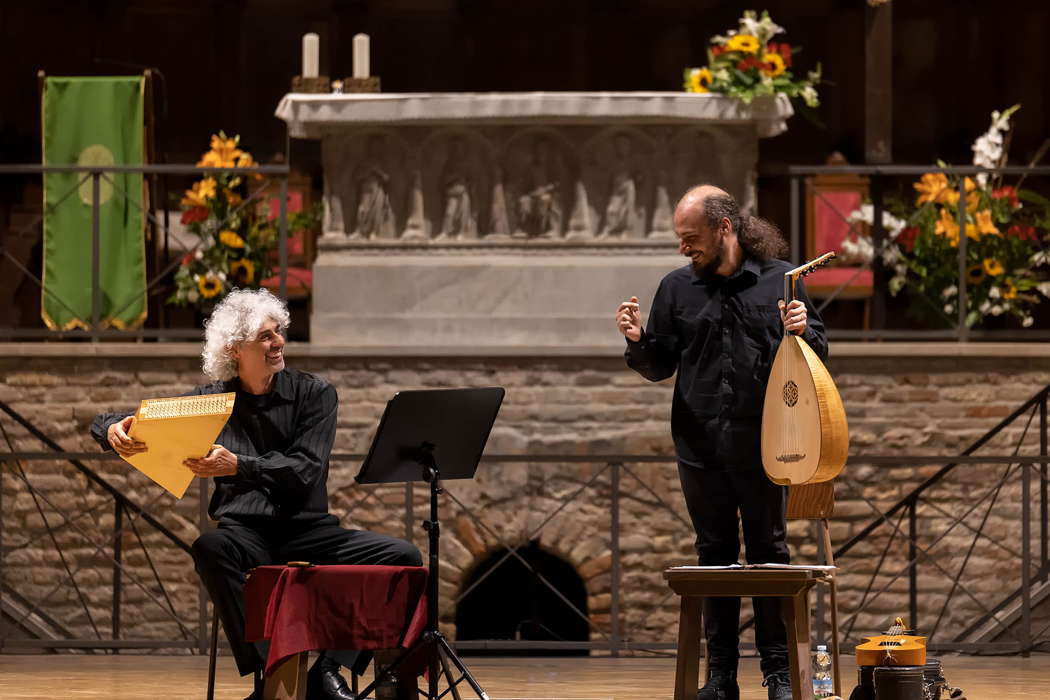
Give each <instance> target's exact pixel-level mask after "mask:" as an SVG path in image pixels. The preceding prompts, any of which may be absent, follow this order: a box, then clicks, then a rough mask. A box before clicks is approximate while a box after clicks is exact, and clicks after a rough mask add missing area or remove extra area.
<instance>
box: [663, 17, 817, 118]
mask: <svg viewBox="0 0 1050 700" xmlns="http://www.w3.org/2000/svg"><path fill="white" fill-rule="evenodd" d="M783 32H784V28H783V27H781V26H779V25H777V24H775V23H774V22H773V20H772V19H770V17H769V13H768V12H766V11H765V10H763V11H762V15H761V16H759V15H758V13H756V12H755V11H754V10H747V11H746V12H744V16H743V17H741V18H740V20H739V28H738V29H732V30H730V31H728V32H727V33H726V36H713V37H711V42H710V46H708V49H707V66H705V67H703V68H686V69H685V71H684V75H683V77H684V78H685V85H684V87H685V90H686V92H718V93H722V94H724V95H729V96H730V97H736V98H739V99H740V100H742V101H744V102H745V103H749V102H751V101H752V100H753V99H755V98H756V97H762V96H768V95H775V94H777V93H784V94H785V95H787V96H788V97H798V98H801V99H802V101H803V102H805V103H806V106H808V107H816V106H817V105H819V104H820V100H819V97H818V95H817V89H816V87H814V86H815V85H816V84H817V83H819V82H820V64H819V63H818V64H817V67H816V69H815V70H812V71H809V73H808V74H807V75H806V77H805V78H796V77H795V75H794V73H793V72H792V63H793V61H792V56H793V55H794V54H795V53H797V52H798V51H799V49H797V48H793V47H792V46H791V45H790V44H788V43H783V42H782V43H777V42H774V41H773V37H775V36H776V35H777V34H782V33H783Z"/></svg>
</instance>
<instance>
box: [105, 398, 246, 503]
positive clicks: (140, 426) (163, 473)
mask: <svg viewBox="0 0 1050 700" xmlns="http://www.w3.org/2000/svg"><path fill="white" fill-rule="evenodd" d="M235 397H236V394H234V393H226V394H204V395H200V396H176V397H173V398H163V399H144V400H143V401H142V403H141V404H140V405H139V410H138V411H136V412H135V420H134V422H133V423H132V425H131V430H129V431H128V435H130V436H131V437H133V438H135V439H136V440H141V441H142V442H144V443H145V444H146V451H145V452H142V453H140V454H137V455H132V456H131V457H125V458H124V460H125V461H126V462H128V463H129V464H131V466H133V467H135V468H136V469H138V470H139V471H140V472H142V473H143V474H145V475H146V476H148V477H149V478H151V479H153V481H155V482H157V484H159V485H160V486H162V487H164V489H166V490H167V491H168V492H169V493H171V495H173V496H175V498H182V496H183V494H184V493H186V488H187V487H188V486H189V485H190V482H191V481H193V472H191V471H190V470H189V468H188V467H186V465H184V464H183V461H185V460H187V459H190V458H200V457H204V456H205V455H207V454H208V452H209V451H210V450H211V446H212V445H213V444H215V439H216V438H217V437H219V433H220V432H222V428H223V426H225V425H226V421H227V420H229V418H230V414H231V413H233V402H234V398H235Z"/></svg>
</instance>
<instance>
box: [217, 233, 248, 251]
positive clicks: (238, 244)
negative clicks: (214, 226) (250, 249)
mask: <svg viewBox="0 0 1050 700" xmlns="http://www.w3.org/2000/svg"><path fill="white" fill-rule="evenodd" d="M219 240H220V241H222V242H223V243H225V244H226V245H228V246H230V247H231V248H243V247H244V239H243V238H241V237H240V236H238V235H237V234H236V233H234V232H233V231H221V232H220V233H219Z"/></svg>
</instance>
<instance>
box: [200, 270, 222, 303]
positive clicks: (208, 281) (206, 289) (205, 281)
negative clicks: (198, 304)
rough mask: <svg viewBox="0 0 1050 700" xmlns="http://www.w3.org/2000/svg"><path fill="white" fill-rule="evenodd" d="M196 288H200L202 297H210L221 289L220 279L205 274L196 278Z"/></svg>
mask: <svg viewBox="0 0 1050 700" xmlns="http://www.w3.org/2000/svg"><path fill="white" fill-rule="evenodd" d="M197 289H199V290H200V293H201V296H202V297H204V298H205V299H211V298H212V297H213V296H216V295H218V294H219V292H221V291H222V281H221V280H219V279H217V278H215V277H212V276H211V275H206V276H204V277H201V278H200V279H198V280H197Z"/></svg>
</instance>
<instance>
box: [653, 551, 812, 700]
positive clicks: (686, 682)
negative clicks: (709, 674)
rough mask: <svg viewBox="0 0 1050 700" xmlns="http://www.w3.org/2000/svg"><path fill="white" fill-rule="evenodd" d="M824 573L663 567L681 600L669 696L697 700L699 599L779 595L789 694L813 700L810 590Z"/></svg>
mask: <svg viewBox="0 0 1050 700" xmlns="http://www.w3.org/2000/svg"><path fill="white" fill-rule="evenodd" d="M824 575H825V574H824V572H823V571H821V570H819V569H748V568H734V569H701V568H698V567H687V566H682V567H675V568H672V569H667V570H666V571H664V578H665V579H667V583H668V585H669V586H671V589H672V590H673V591H674V592H675V593H677V594H678V595H679V596H681V598H682V607H681V613H680V615H679V618H678V661H677V664H676V666H675V683H674V700H696V692H697V690H698V688H699V677H700V640H701V636H702V634H703V624H702V620H701V617H702V614H703V613H702V610H703V601H704V598H707V597H727V598H745V597H748V598H751V597H763V596H772V597H775V598H783V601H782V602H783V605H782V610H783V615H784V624H785V626H786V627H787V632H788V658H789V663H790V677H791V689H792V696H793V697H794V699H795V700H813V678H812V672H811V669H810V659H809V654H810V648H809V643H810V642H809V589H811V588H813V586H815V585H816V584H817V583H818V582H819V581H821V580H822V579H823V577H824Z"/></svg>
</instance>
